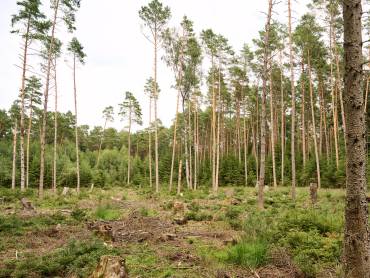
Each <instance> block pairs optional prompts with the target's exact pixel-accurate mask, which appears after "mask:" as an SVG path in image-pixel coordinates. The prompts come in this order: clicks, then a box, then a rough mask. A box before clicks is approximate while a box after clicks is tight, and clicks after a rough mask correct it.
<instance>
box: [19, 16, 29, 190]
mask: <svg viewBox="0 0 370 278" xmlns="http://www.w3.org/2000/svg"><path fill="white" fill-rule="evenodd" d="M30 17H31V15H29V17H28V21H27V30H26V35H25V41H24V49H23V67H22V85H21V120H20V136H19V137H20V151H21V191H24V189H25V186H24V185H25V167H24V130H25V128H24V114H25V112H24V97H25V91H24V88H25V83H26V67H27V55H28V54H27V51H28V41H29V32H30Z"/></svg>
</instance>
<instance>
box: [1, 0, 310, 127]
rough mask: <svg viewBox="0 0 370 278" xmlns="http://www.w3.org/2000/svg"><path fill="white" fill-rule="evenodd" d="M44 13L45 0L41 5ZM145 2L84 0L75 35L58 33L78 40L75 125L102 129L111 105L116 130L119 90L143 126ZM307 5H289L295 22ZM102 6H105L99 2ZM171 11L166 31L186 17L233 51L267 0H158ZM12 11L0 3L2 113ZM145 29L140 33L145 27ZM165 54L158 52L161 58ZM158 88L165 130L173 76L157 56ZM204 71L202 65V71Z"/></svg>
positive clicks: (63, 84) (68, 73) (63, 103)
mask: <svg viewBox="0 0 370 278" xmlns="http://www.w3.org/2000/svg"><path fill="white" fill-rule="evenodd" d="M42 2H43V4H44V6H45V9H46V10H47V7H48V5H49V0H43V1H42ZM148 2H149V1H147V0H126V1H123V0H105V1H101V0H82V1H81V8H80V9H79V11H78V12H77V15H76V20H77V24H76V26H77V30H76V32H75V33H74V34H67V33H66V32H64V31H63V29H64V26H63V25H62V24H60V26H59V27H58V29H57V36H58V38H60V39H61V40H63V42H64V43H65V45H66V44H67V43H68V41H70V39H71V38H72V36H76V37H77V38H78V39H79V41H80V42H81V43H82V45H83V46H84V51H85V52H86V54H87V58H86V64H85V65H83V66H79V67H78V69H77V98H78V100H77V101H78V119H79V120H78V121H79V124H88V125H90V126H91V127H93V126H97V125H103V119H102V110H103V109H104V108H105V107H106V106H109V105H112V106H114V108H115V112H116V115H115V121H114V122H113V123H111V124H110V125H111V126H112V127H115V128H118V129H122V128H124V127H125V123H124V122H122V121H120V119H119V117H118V115H117V112H118V103H120V102H122V101H123V98H124V92H125V91H130V92H132V93H133V94H134V95H135V96H136V98H137V99H138V100H139V102H140V104H141V107H142V111H143V120H144V124H143V126H142V127H138V126H137V127H135V129H140V128H145V127H146V126H147V124H148V117H149V116H148V115H149V113H148V112H149V101H148V98H147V96H146V95H145V94H144V85H145V81H146V79H147V78H149V77H150V76H151V75H152V73H153V57H154V54H153V47H152V44H151V43H149V42H148V41H147V39H146V38H145V37H144V35H143V32H144V33H145V28H144V27H143V22H142V21H141V20H140V18H139V16H138V11H139V10H140V8H141V7H142V6H144V5H147V4H148ZM308 2H309V1H308V0H297V1H292V5H293V7H292V8H293V25H294V24H295V23H296V22H297V21H298V19H299V17H300V16H301V15H302V14H303V13H304V12H306V11H307V8H306V5H307V4H308ZM102 3H104V4H102ZM162 3H163V4H164V5H167V6H169V7H170V9H171V13H172V16H171V19H170V21H169V23H168V26H171V27H172V26H178V25H179V22H180V21H181V19H182V17H183V16H184V15H187V17H188V18H189V19H191V20H192V21H193V22H194V29H195V31H196V32H197V33H198V34H199V33H200V31H201V30H203V29H208V28H212V29H213V30H214V32H216V33H219V34H222V35H223V36H225V37H226V38H228V40H229V43H230V45H231V46H232V47H233V48H234V50H236V51H238V50H240V49H241V48H242V46H243V44H244V43H249V44H251V43H252V39H253V38H256V37H257V35H258V31H260V30H262V29H263V28H264V24H265V21H266V15H265V12H266V11H267V4H268V1H267V0H228V1H221V0H201V1H200V0H186V1H185V0H163V1H162ZM274 10H275V11H274V13H273V19H276V20H279V21H281V22H284V23H286V21H287V5H286V0H282V1H280V3H279V4H278V5H277V6H276V7H274ZM16 12H17V5H16V1H15V0H1V1H0V39H1V43H0V109H9V107H10V105H11V103H12V102H13V101H14V100H15V98H16V96H17V94H18V92H19V88H20V85H21V84H20V83H21V70H20V68H19V67H17V65H19V64H20V63H19V62H20V59H19V54H20V52H21V50H20V40H19V38H17V36H16V35H14V34H10V29H11V26H10V18H11V15H12V14H15V13H16ZM143 28H144V29H143ZM162 54H163V53H159V57H161V56H162ZM32 59H33V57H31V63H33V69H34V70H35V71H39V66H38V63H37V62H36V61H35V60H34V61H33V62H32ZM158 61H159V63H158V84H159V86H160V89H161V92H160V96H159V100H158V117H159V118H160V119H161V121H162V123H163V124H164V125H165V126H169V125H170V124H171V122H172V120H173V118H174V115H175V110H176V107H175V106H176V91H175V90H174V89H173V88H172V86H173V84H174V77H173V73H172V72H171V71H170V69H168V68H167V66H166V65H165V64H164V62H163V61H161V59H159V60H158ZM70 65H71V57H70V56H68V54H66V53H64V54H63V56H62V57H61V59H59V63H58V69H57V75H58V106H59V108H60V109H59V110H60V111H62V112H66V111H68V110H71V111H74V103H73V79H72V69H71V66H70ZM206 70H207V69H204V68H203V71H206ZM53 105H54V94H53V93H52V92H51V94H50V98H49V105H48V107H49V110H53V109H54V106H53Z"/></svg>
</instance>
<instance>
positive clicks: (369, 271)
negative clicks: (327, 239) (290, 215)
mask: <svg viewBox="0 0 370 278" xmlns="http://www.w3.org/2000/svg"><path fill="white" fill-rule="evenodd" d="M361 15H362V6H361V0H345V1H344V2H343V19H344V64H345V73H344V95H343V97H344V109H345V114H346V127H347V131H346V137H347V140H346V153H347V161H346V186H347V195H346V209H345V234H344V271H345V277H347V278H355V277H356V278H357V277H364V278H368V277H370V243H369V241H370V238H369V226H368V205H367V202H366V185H367V184H366V158H367V157H366V153H367V151H366V126H365V114H364V98H363V92H362V84H361V83H362V75H363V72H362V64H363V61H362V60H363V58H362V35H361V31H362V28H361Z"/></svg>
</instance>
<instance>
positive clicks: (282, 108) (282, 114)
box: [279, 51, 285, 185]
mask: <svg viewBox="0 0 370 278" xmlns="http://www.w3.org/2000/svg"><path fill="white" fill-rule="evenodd" d="M281 52H282V51H280V53H279V60H280V61H279V63H280V106H281V134H280V135H281V139H280V141H281V142H280V144H281V145H280V148H281V185H284V173H285V171H284V167H285V165H284V162H285V107H284V80H283V63H282V53H281Z"/></svg>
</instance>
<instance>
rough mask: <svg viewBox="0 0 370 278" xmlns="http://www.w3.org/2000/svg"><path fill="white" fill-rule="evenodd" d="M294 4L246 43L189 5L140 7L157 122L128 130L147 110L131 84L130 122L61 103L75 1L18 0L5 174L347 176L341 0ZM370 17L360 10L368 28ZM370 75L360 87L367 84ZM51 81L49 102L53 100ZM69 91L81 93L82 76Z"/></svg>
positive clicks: (296, 179)
mask: <svg viewBox="0 0 370 278" xmlns="http://www.w3.org/2000/svg"><path fill="white" fill-rule="evenodd" d="M288 4H289V5H288V8H289V9H288V15H287V23H288V24H287V25H285V24H283V23H280V22H277V21H275V20H274V18H273V9H274V5H275V4H274V3H273V2H272V1H269V8H268V16H267V23H266V26H265V28H264V29H263V30H262V31H261V32H260V34H259V37H258V38H256V39H254V40H253V43H252V44H251V45H248V44H245V45H244V47H243V49H241V50H240V51H238V50H234V49H232V47H231V46H230V45H229V43H228V40H227V38H226V37H224V36H223V35H221V34H217V33H215V32H214V31H213V30H211V29H207V30H203V31H202V32H201V33H200V34H199V35H197V34H196V33H195V32H194V29H193V24H194V23H193V22H192V21H191V20H190V19H189V18H187V17H186V16H184V18H183V20H182V21H181V24H180V25H179V26H175V27H169V26H167V25H168V23H167V22H168V19H169V18H170V16H171V11H170V8H169V7H166V6H163V5H162V4H161V3H160V2H158V1H156V0H154V1H152V2H150V3H149V4H148V6H144V7H142V9H141V10H140V11H139V16H140V18H141V19H142V20H143V21H144V23H145V26H147V28H148V34H150V35H151V36H148V37H147V38H148V40H149V41H150V42H152V43H153V45H154V58H155V59H154V74H153V78H152V77H150V78H149V79H148V81H147V84H143V89H144V90H145V92H147V93H148V96H149V106H150V110H151V111H150V119H149V122H150V126H149V127H147V128H145V129H142V130H140V131H138V132H135V133H132V132H131V125H132V124H141V120H142V119H141V108H140V106H139V103H138V102H137V101H136V99H135V97H134V94H132V93H130V92H127V93H126V96H125V100H124V101H123V102H122V104H120V106H121V112H120V113H119V115H120V116H121V117H123V119H124V120H125V121H127V123H128V124H129V128H128V130H122V131H118V130H115V129H113V128H107V123H109V122H111V121H113V114H114V113H113V107H108V108H106V109H105V110H104V113H103V119H102V122H103V123H104V125H103V127H94V128H91V127H88V126H84V125H83V126H78V125H77V102H75V113H74V114H72V113H71V112H68V113H65V114H63V113H60V112H58V107H57V74H56V72H57V61H58V59H59V57H61V55H64V54H63V42H61V41H59V40H58V39H57V37H56V33H55V28H56V26H55V25H56V24H58V22H57V20H56V19H55V18H57V17H58V16H59V13H61V15H60V16H62V17H63V19H64V23H65V25H66V27H67V30H69V31H70V32H73V31H74V29H75V27H74V23H75V20H76V18H75V12H76V10H77V8H78V7H79V5H80V2H79V1H72V0H71V1H58V0H56V1H52V5H51V7H50V9H51V11H52V14H53V15H54V18H52V19H51V20H47V19H46V16H45V15H44V14H42V13H41V12H40V6H41V2H40V1H38V0H26V1H22V2H19V3H18V5H19V9H20V10H19V14H18V15H15V16H13V18H12V26H13V28H14V30H13V32H14V33H17V34H19V35H20V36H21V37H22V38H23V39H24V40H25V42H24V48H23V50H24V55H23V57H24V58H23V67H22V78H21V79H22V83H21V89H20V92H21V93H20V96H19V97H18V98H17V100H16V101H15V103H14V104H13V106H12V107H11V108H10V109H9V111H5V110H3V111H1V120H0V127H1V130H0V135H1V146H2V147H1V152H2V155H1V159H2V160H3V163H1V165H2V167H1V172H2V175H1V176H0V179H1V180H0V183H1V185H4V186H10V184H12V186H13V187H15V186H16V185H18V184H20V186H21V188H22V189H23V188H25V187H28V186H33V187H36V186H37V185H39V188H40V191H41V193H40V194H42V188H43V184H44V179H45V182H46V184H47V186H48V187H49V186H52V188H54V190H55V189H56V188H57V186H64V185H69V186H73V185H75V184H77V188H79V184H80V182H81V184H82V185H83V186H86V185H90V184H95V185H106V184H126V183H127V184H129V183H131V182H132V184H135V185H140V186H147V185H150V186H152V182H154V183H155V188H156V191H158V190H159V188H160V184H161V185H162V186H167V185H168V186H169V187H170V188H172V184H173V181H174V180H177V181H178V185H181V184H182V182H181V181H183V183H184V184H185V185H186V186H187V187H188V188H194V189H195V188H197V187H198V185H200V186H211V187H212V188H213V190H214V191H217V188H218V186H224V185H228V184H236V185H240V186H243V185H247V186H254V185H261V187H260V189H261V190H262V187H263V186H264V185H271V186H273V187H276V186H281V185H289V184H291V185H292V188H293V191H292V194H293V197H294V187H295V185H296V184H297V185H298V186H305V185H308V184H309V183H311V182H316V183H318V186H319V187H320V186H323V187H343V186H344V184H345V159H346V154H345V147H344V146H345V140H346V139H345V136H344V134H345V130H346V126H345V112H344V108H343V82H342V79H343V55H342V53H343V46H342V40H343V20H342V16H341V6H340V2H339V1H336V0H330V1H313V2H312V3H311V4H310V10H309V12H308V13H307V14H304V15H303V16H302V17H301V18H300V19H299V21H298V23H297V25H296V26H295V28H293V27H292V24H291V3H290V1H288ZM18 25H19V26H18ZM368 25H369V24H368V23H367V21H366V20H364V30H365V31H366V30H367V28H368ZM323 26H325V27H323ZM16 27H17V28H16ZM366 32H367V31H366ZM48 33H49V35H48ZM36 40H37V42H36V45H37V46H39V47H40V51H39V55H40V57H41V58H42V59H43V61H44V63H43V66H42V68H41V69H40V72H42V73H43V75H42V76H43V77H44V78H45V82H43V80H42V79H40V78H39V77H38V76H35V75H30V74H29V64H28V60H27V57H28V53H27V50H28V47H29V45H30V44H31V42H34V41H36ZM159 48H162V49H163V50H164V56H163V60H164V62H165V64H166V65H167V66H168V67H170V68H171V70H172V71H173V74H174V86H175V88H176V89H177V91H178V97H177V99H178V100H177V103H176V105H177V108H176V111H177V112H176V116H175V119H174V123H173V125H172V126H171V127H170V128H166V127H163V126H161V123H160V120H159V119H158V118H157V115H156V110H157V108H156V106H157V104H156V103H157V99H158V97H159V92H160V87H159V84H158V83H157V79H156V68H157V64H158V57H157V55H158V49H159ZM66 50H67V51H66V54H68V53H69V54H70V56H72V59H73V60H72V61H73V65H74V66H73V71H74V72H75V70H76V67H75V65H76V63H77V62H80V63H84V60H85V56H86V55H85V53H84V52H83V47H82V46H81V44H80V43H79V41H78V40H77V39H76V38H74V37H73V38H72V40H71V42H70V43H69V44H68V45H67V47H66ZM206 62H209V65H210V66H209V68H208V69H207V68H204V64H207V63H206ZM74 76H75V74H74ZM365 78H366V81H367V82H364V88H363V91H364V97H365V95H367V94H368V89H369V88H368V80H369V78H368V77H367V76H365ZM52 88H54V89H55V111H54V112H51V111H47V105H48V96H49V91H50V90H51V89H52ZM42 90H43V91H44V93H43V94H42ZM42 95H43V97H42ZM74 96H75V100H76V80H75V79H74ZM366 100H367V101H368V99H367V98H366ZM152 105H153V106H154V109H152ZM152 110H154V111H152ZM153 112H154V113H153ZM152 114H153V115H152ZM26 123H27V127H26ZM73 129H75V132H73ZM153 133H154V142H152V134H153ZM25 139H26V143H25ZM153 143H154V144H153ZM73 146H74V147H75V152H74V153H73V151H72V149H73ZM153 149H154V151H153ZM18 154H20V155H18ZM152 160H154V163H152ZM74 164H75V166H73V165H74ZM179 168H180V169H179ZM177 169H178V170H177ZM11 173H13V177H12V175H11ZM130 173H131V174H132V177H130V176H131V175H130ZM152 173H154V177H153V176H152ZM181 173H184V174H183V177H180V182H179V175H181ZM261 202H262V200H261ZM261 206H263V204H261Z"/></svg>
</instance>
